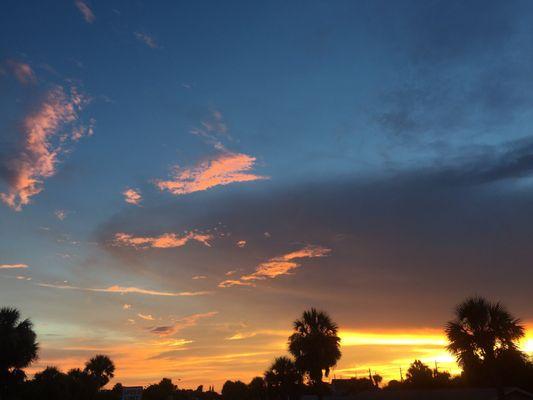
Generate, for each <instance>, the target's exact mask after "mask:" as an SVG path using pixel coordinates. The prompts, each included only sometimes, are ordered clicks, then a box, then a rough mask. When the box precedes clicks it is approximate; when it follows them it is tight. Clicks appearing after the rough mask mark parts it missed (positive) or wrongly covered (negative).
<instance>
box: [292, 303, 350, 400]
mask: <svg viewBox="0 0 533 400" xmlns="http://www.w3.org/2000/svg"><path fill="white" fill-rule="evenodd" d="M337 332H338V327H337V324H335V323H334V322H333V321H332V320H331V318H330V317H329V315H328V314H327V313H325V312H323V311H317V310H316V309H314V308H312V309H311V310H309V311H305V312H304V313H303V315H302V318H301V319H298V320H296V321H294V333H293V334H292V335H291V336H290V337H289V351H290V353H291V354H292V355H293V356H294V358H295V360H296V366H297V367H298V369H299V370H300V371H302V372H304V373H305V374H306V375H307V376H308V377H309V380H310V381H311V383H312V384H313V385H314V386H315V388H316V390H317V392H318V397H319V398H322V376H323V372H322V371H324V373H325V376H329V370H330V368H331V367H334V366H335V365H336V364H337V361H338V360H339V359H340V358H341V351H340V340H341V339H340V338H339V337H338V336H337Z"/></svg>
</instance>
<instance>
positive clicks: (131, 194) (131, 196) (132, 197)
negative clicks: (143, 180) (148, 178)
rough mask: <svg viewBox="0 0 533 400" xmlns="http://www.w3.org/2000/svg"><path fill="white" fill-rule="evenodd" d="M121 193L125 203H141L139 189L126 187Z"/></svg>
mask: <svg viewBox="0 0 533 400" xmlns="http://www.w3.org/2000/svg"><path fill="white" fill-rule="evenodd" d="M122 194H123V195H124V201H125V202H126V203H128V204H134V205H136V206H138V205H139V204H141V201H142V196H141V192H140V191H139V190H137V189H131V188H127V189H126V190H124V191H123V192H122Z"/></svg>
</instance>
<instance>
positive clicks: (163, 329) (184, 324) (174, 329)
mask: <svg viewBox="0 0 533 400" xmlns="http://www.w3.org/2000/svg"><path fill="white" fill-rule="evenodd" d="M217 314H218V311H210V312H207V313H203V314H192V315H189V316H187V317H184V318H181V319H179V320H177V321H176V322H175V323H174V324H172V325H164V326H156V327H153V328H151V329H150V332H152V333H154V334H156V335H159V336H170V335H173V334H175V333H178V332H179V331H181V330H183V329H185V328H189V327H191V326H195V325H196V324H198V321H200V320H202V319H205V318H212V317H214V316H215V315H217Z"/></svg>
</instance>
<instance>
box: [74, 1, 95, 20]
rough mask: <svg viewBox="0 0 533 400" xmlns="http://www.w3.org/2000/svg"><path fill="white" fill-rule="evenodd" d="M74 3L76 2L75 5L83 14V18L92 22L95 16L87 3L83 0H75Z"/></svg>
mask: <svg viewBox="0 0 533 400" xmlns="http://www.w3.org/2000/svg"><path fill="white" fill-rule="evenodd" d="M74 4H76V7H78V10H80V12H81V14H82V15H83V19H85V22H87V23H89V24H92V23H93V22H94V19H95V16H94V13H93V11H92V10H91V9H90V8H89V6H88V5H87V3H85V2H84V1H83V0H76V1H75V2H74Z"/></svg>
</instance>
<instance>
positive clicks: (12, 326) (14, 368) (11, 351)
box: [0, 307, 39, 398]
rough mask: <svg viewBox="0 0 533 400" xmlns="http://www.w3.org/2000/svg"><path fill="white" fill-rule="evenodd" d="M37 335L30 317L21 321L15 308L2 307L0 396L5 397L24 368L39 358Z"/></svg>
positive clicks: (22, 374) (0, 321)
mask: <svg viewBox="0 0 533 400" xmlns="http://www.w3.org/2000/svg"><path fill="white" fill-rule="evenodd" d="M36 339H37V335H36V334H35V332H34V331H33V325H32V323H31V321H30V320H29V319H25V320H23V321H20V313H19V311H18V310H16V309H15V308H7V307H5V308H2V309H0V398H3V397H5V395H6V393H7V391H8V390H9V387H10V386H11V384H12V383H13V382H14V381H15V380H16V378H17V377H20V376H24V373H23V372H22V368H25V367H27V366H28V365H30V364H31V363H32V362H33V361H35V360H36V359H37V351H38V349H39V346H38V344H37V342H36Z"/></svg>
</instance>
